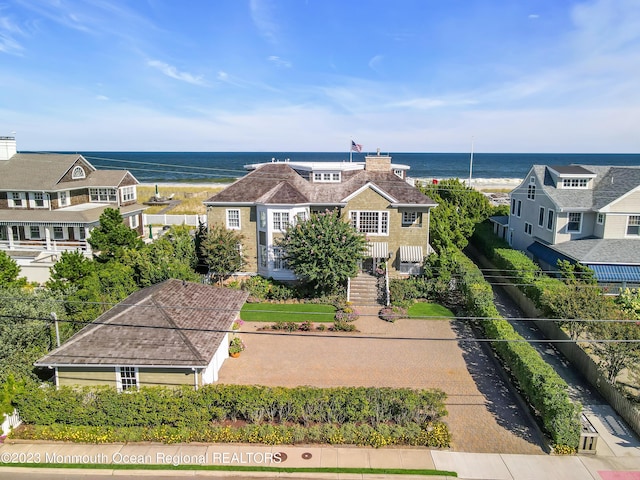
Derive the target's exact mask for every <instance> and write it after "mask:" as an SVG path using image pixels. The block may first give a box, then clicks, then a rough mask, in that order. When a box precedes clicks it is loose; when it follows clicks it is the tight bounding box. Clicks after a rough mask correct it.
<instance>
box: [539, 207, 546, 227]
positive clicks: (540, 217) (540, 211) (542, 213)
mask: <svg viewBox="0 0 640 480" xmlns="http://www.w3.org/2000/svg"><path fill="white" fill-rule="evenodd" d="M544 210H545V209H544V207H540V208H539V210H538V226H539V227H544V217H545V215H544Z"/></svg>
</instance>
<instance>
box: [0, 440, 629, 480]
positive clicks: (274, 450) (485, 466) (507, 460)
mask: <svg viewBox="0 0 640 480" xmlns="http://www.w3.org/2000/svg"><path fill="white" fill-rule="evenodd" d="M0 461H2V462H4V464H11V463H40V464H42V463H58V464H61V463H84V464H94V465H96V466H100V467H102V468H101V469H100V473H101V474H104V475H110V474H112V473H113V472H114V471H115V470H112V469H110V468H108V466H109V465H113V464H125V465H135V464H140V465H151V464H165V465H185V464H203V465H234V466H272V467H281V468H310V467H311V468H328V467H343V468H397V469H438V470H447V471H453V472H456V473H457V474H458V478H461V479H465V480H538V479H544V480H555V479H558V480H560V479H562V480H585V479H586V480H614V479H615V480H639V479H640V458H638V457H636V456H619V457H614V456H611V457H604V456H553V455H506V454H486V453H466V452H452V451H446V450H428V449H422V448H380V449H374V448H361V447H331V446H263V445H239V444H176V445H164V444H154V443H145V444H142V443H140V444H126V445H124V444H106V445H85V444H73V443H55V442H54V443H40V442H37V443H27V442H23V441H20V442H15V443H13V442H11V441H9V442H7V443H4V444H2V445H1V446H0ZM105 467H106V468H105ZM16 468H18V467H10V466H6V467H4V466H3V467H0V477H2V478H6V476H8V475H10V472H12V471H16V470H15V469H16ZM19 471H21V472H24V471H25V468H22V467H21V468H20V470H19ZM33 471H37V472H40V473H44V470H43V469H42V468H37V469H36V468H34V469H33ZM57 471H58V472H59V470H57ZM52 472H53V471H52ZM128 472H129V473H133V472H134V471H133V470H129V471H128ZM74 473H77V474H81V473H84V474H86V473H88V472H87V470H84V469H83V470H81V471H79V470H67V471H65V474H66V475H73V474H74ZM140 473H141V474H142V473H144V474H145V476H149V475H150V474H152V471H149V470H145V471H144V472H143V471H140ZM157 473H159V472H157ZM166 473H169V472H167V471H165V472H163V474H166ZM174 473H175V475H176V476H178V475H180V476H182V475H185V476H193V475H194V472H193V471H178V470H175V471H171V474H172V475H173V474H174ZM238 475H242V476H243V477H252V476H256V477H263V478H264V477H270V478H274V477H279V478H286V477H295V476H301V475H302V476H304V477H308V478H350V479H353V478H388V477H389V476H388V475H380V474H376V475H361V474H355V475H354V474H335V473H330V474H328V473H327V474H324V473H323V474H307V473H304V474H297V475H296V474H295V473H280V474H279V473H273V472H229V471H199V472H198V476H218V477H229V476H238ZM396 478H403V479H409V478H434V479H444V478H450V477H444V476H436V477H424V476H416V475H402V476H398V477H396Z"/></svg>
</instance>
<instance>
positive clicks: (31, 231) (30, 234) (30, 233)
mask: <svg viewBox="0 0 640 480" xmlns="http://www.w3.org/2000/svg"><path fill="white" fill-rule="evenodd" d="M36 228H37V229H38V234H37V235H38V236H37V237H36V236H34V235H33V231H34V229H36ZM29 240H42V228H41V227H40V225H29Z"/></svg>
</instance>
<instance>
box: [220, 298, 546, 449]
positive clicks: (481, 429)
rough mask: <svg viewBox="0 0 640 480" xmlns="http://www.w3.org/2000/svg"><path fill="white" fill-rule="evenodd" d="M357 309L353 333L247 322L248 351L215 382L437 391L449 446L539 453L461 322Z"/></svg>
mask: <svg viewBox="0 0 640 480" xmlns="http://www.w3.org/2000/svg"><path fill="white" fill-rule="evenodd" d="M358 311H359V312H360V313H361V316H360V318H359V319H358V320H357V321H356V326H357V328H358V329H359V331H360V332H359V333H357V334H349V333H340V334H333V333H330V332H326V333H318V334H316V335H313V336H311V335H309V336H305V335H302V336H301V335H295V336H294V335H288V334H280V335H269V334H265V333H263V332H256V330H257V329H258V328H259V327H261V326H263V325H264V324H259V323H250V322H248V323H246V324H245V325H243V327H242V330H241V332H245V334H244V335H243V340H244V342H245V343H246V345H247V349H246V350H245V351H244V352H243V353H242V355H241V356H240V358H237V359H229V360H227V361H226V362H225V363H224V365H223V367H222V369H221V371H220V378H219V381H220V383H231V384H247V385H252V384H260V385H272V386H277V385H281V386H290V387H291V386H296V385H311V386H317V387H334V386H379V387H380V386H387V387H410V388H440V389H442V390H443V391H445V392H446V393H447V395H448V400H447V409H448V411H449V415H448V417H447V419H446V421H447V423H448V424H449V426H450V428H451V431H452V433H453V449H454V450H456V451H463V452H500V453H524V454H534V453H543V451H544V450H543V449H544V447H543V443H542V441H541V439H540V436H539V435H538V433H537V428H536V427H535V425H533V424H532V422H531V421H530V420H529V418H528V417H527V415H526V414H525V412H524V411H522V410H521V409H520V408H519V407H518V404H517V402H516V401H515V399H514V398H513V395H512V394H511V392H510V390H509V389H508V388H507V386H506V385H505V383H504V381H503V380H502V378H501V377H500V376H499V375H498V374H496V372H495V368H494V366H493V365H492V364H491V362H490V361H489V360H488V359H487V356H486V355H485V354H484V352H483V351H482V349H481V348H480V347H479V346H478V345H477V344H474V343H464V344H459V343H458V342H457V341H456V338H457V336H458V335H460V336H465V337H466V336H472V335H473V334H472V333H471V331H470V330H469V329H468V327H467V326H465V325H464V324H463V323H460V322H454V323H453V324H451V323H450V322H449V321H438V320H407V319H403V320H398V321H397V322H395V323H389V322H385V321H383V320H381V319H379V318H378V316H377V312H378V308H377V307H363V308H358ZM246 332H253V334H249V333H246ZM427 339H428V340H427Z"/></svg>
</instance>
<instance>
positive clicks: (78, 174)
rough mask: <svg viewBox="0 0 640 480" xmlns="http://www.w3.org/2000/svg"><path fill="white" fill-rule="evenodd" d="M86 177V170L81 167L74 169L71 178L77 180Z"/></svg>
mask: <svg viewBox="0 0 640 480" xmlns="http://www.w3.org/2000/svg"><path fill="white" fill-rule="evenodd" d="M84 177H85V173H84V168H82V167H80V166H77V167H73V172H71V178H73V179H74V180H75V179H77V178H84Z"/></svg>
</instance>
